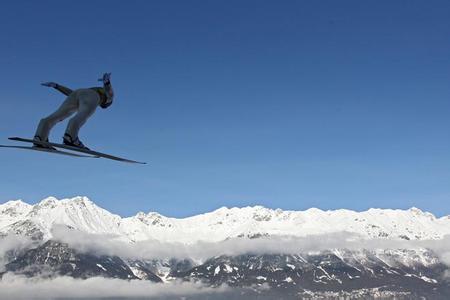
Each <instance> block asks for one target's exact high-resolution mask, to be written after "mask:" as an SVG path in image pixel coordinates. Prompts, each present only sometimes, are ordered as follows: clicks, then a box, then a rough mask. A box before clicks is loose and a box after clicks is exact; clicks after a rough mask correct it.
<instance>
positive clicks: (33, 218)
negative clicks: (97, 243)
mask: <svg viewBox="0 0 450 300" xmlns="http://www.w3.org/2000/svg"><path fill="white" fill-rule="evenodd" d="M8 203H9V202H8ZM22 203H23V202H22ZM18 205H19V206H20V207H21V206H23V205H22V204H20V203H19V204H18ZM18 210H19V209H18ZM20 210H21V212H22V213H21V214H18V215H17V216H16V218H15V220H14V221H15V222H13V223H11V220H12V219H10V220H9V221H8V222H5V223H9V224H7V226H3V227H2V228H0V231H8V230H10V231H14V232H20V233H27V232H29V231H33V232H34V231H35V230H39V231H40V232H41V233H42V234H43V238H44V239H47V238H50V237H51V229H52V227H53V226H54V225H55V224H62V225H66V226H69V227H71V228H75V229H77V230H80V231H84V232H87V233H93V234H117V230H116V229H117V228H118V227H119V224H120V221H121V218H120V217H119V216H117V215H113V214H111V213H110V212H108V211H106V210H104V209H102V208H100V207H98V206H97V205H95V204H94V203H93V202H92V201H90V200H89V199H88V198H86V197H75V198H72V199H63V200H58V199H56V198H54V197H49V198H46V199H44V200H42V201H41V202H39V203H38V204H36V205H29V209H28V210H25V209H23V208H20ZM0 213H1V210H0ZM3 218H4V215H3V214H0V220H3ZM2 223H3V222H2ZM2 223H0V224H2ZM8 225H9V226H8ZM23 227H29V228H23Z"/></svg>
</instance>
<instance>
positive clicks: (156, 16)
mask: <svg viewBox="0 0 450 300" xmlns="http://www.w3.org/2000/svg"><path fill="white" fill-rule="evenodd" d="M449 16H450V2H448V1H412V0H408V1H406V0H405V1H400V0H399V1H391V0H386V1H359V0H356V1H334V0H333V1H242V0H239V1H235V0H231V1H230V0H229V1H206V0H204V1H111V0H110V1H12V0H11V1H3V2H2V3H1V5H0V103H1V105H0V137H1V141H3V142H1V143H2V144H13V142H10V141H8V140H7V137H8V136H23V137H32V135H33V134H34V131H35V127H36V125H37V122H38V121H39V119H40V118H42V117H44V116H46V115H48V114H49V113H51V112H52V111H53V110H54V109H56V108H57V107H58V105H59V104H60V103H61V102H62V101H63V100H64V97H63V96H62V95H61V94H59V93H57V92H56V91H54V90H52V89H49V88H45V87H41V86H40V85H39V83H41V82H43V81H56V82H58V83H61V84H65V85H67V86H69V87H71V88H81V87H90V86H94V85H97V82H96V79H97V78H98V77H99V76H100V75H101V73H103V72H106V71H109V72H112V83H113V86H114V88H115V91H116V99H115V103H114V104H113V106H111V107H110V108H109V109H107V110H102V109H99V110H98V111H97V113H96V114H95V115H94V116H93V117H92V118H91V119H90V120H89V122H88V123H87V125H86V126H85V127H84V128H83V129H82V131H81V133H80V138H81V140H82V141H83V142H84V143H85V144H87V145H88V146H89V147H91V148H93V149H96V150H99V151H104V152H108V153H111V154H115V155H120V156H125V157H128V158H131V159H136V160H144V161H148V162H149V165H146V166H141V165H128V164H121V163H117V162H114V161H108V160H100V159H96V160H93V159H75V158H67V157H60V156H56V155H50V154H43V153H34V152H27V151H21V150H8V149H0V150H1V151H0V168H1V173H0V174H1V175H0V202H5V201H7V200H10V199H19V198H20V199H23V200H25V201H28V202H30V203H34V202H37V201H39V200H40V199H42V198H44V197H47V196H50V195H53V196H56V197H72V196H76V195H86V196H89V197H90V198H91V199H92V200H93V201H95V202H96V203H97V204H99V205H100V206H102V207H104V208H106V209H108V210H110V211H113V212H115V213H119V214H121V215H125V216H126V215H132V214H134V213H136V212H138V211H145V212H148V211H158V212H160V213H162V214H165V215H169V216H177V217H180V216H188V215H192V214H196V213H201V212H206V211H209V210H212V209H215V208H218V207H221V206H229V207H230V206H247V205H257V204H259V205H264V206H267V207H271V208H278V207H279V208H282V209H295V210H298V209H307V208H309V207H318V208H321V209H337V208H348V209H354V210H365V209H367V208H370V207H381V208H409V207H411V206H416V207H419V208H421V209H423V210H428V211H431V212H433V213H435V214H436V215H438V216H442V215H447V214H450V130H449V129H450V18H449ZM65 124H66V123H63V124H59V125H58V126H57V127H55V129H54V131H53V133H52V135H51V140H53V141H56V142H60V141H61V136H62V133H63V131H64V127H65Z"/></svg>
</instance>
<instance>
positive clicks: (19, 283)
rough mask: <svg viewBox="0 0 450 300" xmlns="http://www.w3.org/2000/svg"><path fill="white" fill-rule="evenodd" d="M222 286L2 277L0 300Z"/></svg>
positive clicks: (183, 292) (196, 291) (172, 292)
mask: <svg viewBox="0 0 450 300" xmlns="http://www.w3.org/2000/svg"><path fill="white" fill-rule="evenodd" d="M227 290H229V288H228V287H226V286H221V287H218V288H210V287H206V286H204V285H201V284H199V283H193V282H171V283H165V284H161V283H152V282H149V281H144V280H142V281H141V280H130V281H127V280H121V279H108V278H102V277H93V278H89V279H74V278H72V277H57V278H53V279H48V278H47V279H42V278H26V277H23V276H17V275H13V274H9V273H7V274H5V275H4V276H3V278H2V280H1V281H0V299H55V298H89V299H92V298H109V297H111V298H116V299H117V298H125V297H126V298H135V297H145V298H146V299H148V298H156V297H157V298H158V299H160V298H166V297H174V296H179V297H185V296H195V295H201V294H212V295H213V294H219V293H224V292H226V291H227Z"/></svg>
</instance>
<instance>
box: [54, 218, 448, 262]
mask: <svg viewBox="0 0 450 300" xmlns="http://www.w3.org/2000/svg"><path fill="white" fill-rule="evenodd" d="M52 234H53V236H54V238H55V239H58V240H60V241H62V242H65V243H68V244H69V245H70V246H71V247H73V248H75V249H78V250H79V251H83V252H97V253H99V254H108V255H118V256H120V257H123V258H134V259H152V258H180V259H183V258H191V259H194V260H199V261H201V260H204V259H207V258H210V257H214V256H217V255H239V254H246V253H254V254H298V253H305V252H315V251H323V250H330V249H349V250H359V249H367V250H376V249H423V248H426V249H430V250H432V251H434V252H435V253H436V254H437V255H438V256H439V257H440V259H441V260H442V262H444V263H447V264H448V265H450V236H445V237H444V238H443V239H440V240H422V241H420V240H392V239H364V238H362V237H360V236H358V235H356V234H353V233H348V232H341V233H334V234H322V235H311V236H306V237H292V236H272V237H263V238H256V239H248V238H235V239H229V240H225V241H222V242H217V243H207V242H198V243H195V244H192V245H185V244H182V243H163V242H160V241H157V240H147V241H142V242H136V243H129V242H124V241H123V240H120V239H118V238H117V237H115V236H110V235H108V236H107V235H93V234H86V233H83V232H80V231H75V230H69V229H67V228H66V227H65V226H64V227H63V226H56V227H54V229H53V230H52Z"/></svg>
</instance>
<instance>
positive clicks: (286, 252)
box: [0, 197, 450, 299]
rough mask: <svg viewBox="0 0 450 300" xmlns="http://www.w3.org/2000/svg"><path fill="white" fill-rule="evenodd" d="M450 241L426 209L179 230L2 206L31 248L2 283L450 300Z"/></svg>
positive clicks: (274, 217)
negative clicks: (27, 280)
mask: <svg viewBox="0 0 450 300" xmlns="http://www.w3.org/2000/svg"><path fill="white" fill-rule="evenodd" d="M449 234H450V216H444V217H440V218H437V217H435V216H434V215H433V214H431V213H428V212H423V211H421V210H420V209H418V208H411V209H408V210H393V209H369V210H367V211H363V212H355V211H351V210H345V209H340V210H333V211H323V210H320V209H316V208H311V209H308V210H305V211H285V210H281V209H275V210H273V209H268V208H265V207H261V206H254V207H243V208H226V207H222V208H219V209H217V210H215V211H212V212H209V213H205V214H201V215H196V216H192V217H187V218H182V219H177V218H170V217H166V216H163V215H160V214H158V213H156V212H149V213H143V212H139V213H137V214H136V215H135V216H131V217H121V216H118V215H116V214H112V213H110V212H108V211H107V210H105V209H103V208H100V207H99V206H97V205H96V204H95V203H94V202H92V201H91V200H89V199H88V198H86V197H75V198H71V199H62V200H58V199H56V198H54V197H49V198H46V199H44V200H42V201H40V202H39V203H37V204H35V205H30V204H27V203H25V202H22V201H20V200H15V201H9V202H6V203H4V204H1V205H0V243H2V241H4V244H5V245H6V241H7V240H8V239H10V238H11V237H16V238H17V237H21V238H23V239H26V240H27V241H28V242H27V243H22V244H20V245H21V246H20V247H19V246H17V245H19V244H15V245H14V246H11V247H10V248H9V249H7V250H6V251H5V253H3V254H2V253H0V254H2V255H3V257H4V258H3V260H2V261H3V262H4V263H3V266H0V273H1V274H10V273H12V274H20V275H24V276H27V277H36V276H42V274H45V276H50V277H55V276H70V277H74V278H81V279H86V278H91V277H98V276H100V277H106V278H120V279H123V280H149V281H152V282H155V283H160V284H167V283H170V282H172V281H195V282H201V283H203V284H206V285H208V286H210V287H218V286H222V285H227V286H230V287H234V288H239V289H243V290H240V293H241V294H242V293H244V294H245V295H246V297H247V298H251V297H263V296H267V297H269V298H270V297H277V298H280V297H282V298H285V299H289V298H291V297H292V298H298V297H302V298H317V297H323V298H330V299H332V298H333V297H349V298H352V297H353V298H358V297H362V298H364V299H366V298H367V297H378V296H379V297H396V299H403V298H404V299H411V297H413V298H414V297H427V299H434V298H435V299H448V298H449V297H450V280H449V277H450V276H449V274H450V273H449V267H448V257H450V256H448V253H450V247H449V246H448V245H449V244H450V243H449V242H448V235H449ZM100 241H104V242H102V243H100ZM118 245H119V246H118ZM0 248H1V247H0ZM124 249H125V250H124ZM211 249H212V250H211ZM447 249H449V251H448V252H447ZM402 297H403V298H402Z"/></svg>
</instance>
